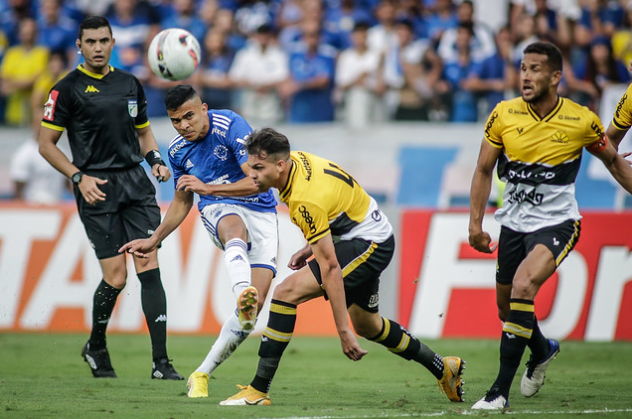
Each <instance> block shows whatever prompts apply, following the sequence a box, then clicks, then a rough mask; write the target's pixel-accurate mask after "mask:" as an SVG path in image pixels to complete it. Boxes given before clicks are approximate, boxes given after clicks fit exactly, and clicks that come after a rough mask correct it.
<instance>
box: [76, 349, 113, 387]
mask: <svg viewBox="0 0 632 419" xmlns="http://www.w3.org/2000/svg"><path fill="white" fill-rule="evenodd" d="M81 357H82V358H83V360H84V361H86V362H87V363H88V365H90V371H92V375H94V376H95V377H96V378H116V373H115V372H114V368H112V364H111V363H110V353H109V352H108V350H107V348H103V349H98V350H96V351H93V350H90V341H88V342H86V344H85V345H84V347H83V349H82V350H81Z"/></svg>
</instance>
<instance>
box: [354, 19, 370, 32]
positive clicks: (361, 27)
mask: <svg viewBox="0 0 632 419" xmlns="http://www.w3.org/2000/svg"><path fill="white" fill-rule="evenodd" d="M370 27H371V26H370V25H369V24H368V22H364V21H360V22H357V23H356V24H355V25H353V32H359V31H362V32H366V31H368V30H369V28H370Z"/></svg>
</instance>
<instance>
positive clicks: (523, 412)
mask: <svg viewBox="0 0 632 419" xmlns="http://www.w3.org/2000/svg"><path fill="white" fill-rule="evenodd" d="M626 412H627V413H632V409H608V408H607V407H606V408H603V409H588V410H549V411H546V410H520V411H515V412H514V411H511V410H509V411H507V412H504V414H505V415H543V414H547V415H582V414H590V413H606V414H607V413H626ZM484 413H499V414H500V413H502V412H501V411H497V412H493V411H491V412H484ZM479 414H480V411H478V410H464V411H463V412H460V413H459V412H445V411H441V412H434V413H401V414H400V413H396V414H392V415H391V414H388V413H379V414H375V415H361V416H337V415H326V416H287V417H284V418H283V419H371V418H432V417H440V416H446V415H463V416H472V415H477V416H478V415H479ZM261 419H279V418H261Z"/></svg>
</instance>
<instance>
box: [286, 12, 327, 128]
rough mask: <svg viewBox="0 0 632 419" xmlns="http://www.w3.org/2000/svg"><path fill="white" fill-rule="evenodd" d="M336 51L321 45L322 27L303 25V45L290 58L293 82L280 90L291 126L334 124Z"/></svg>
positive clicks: (309, 23) (313, 23)
mask: <svg viewBox="0 0 632 419" xmlns="http://www.w3.org/2000/svg"><path fill="white" fill-rule="evenodd" d="M335 62H336V50H335V49H334V48H332V47H331V46H329V45H321V44H320V25H319V24H318V23H317V22H314V21H309V22H306V23H304V24H303V43H302V44H301V45H297V47H296V49H295V50H294V51H292V52H291V53H290V57H289V69H290V77H289V79H288V80H287V81H286V82H285V83H283V84H282V85H281V86H279V92H280V94H281V97H282V98H283V99H284V100H285V102H286V103H287V118H286V119H287V121H288V122H290V123H307V122H328V121H333V120H334V103H333V85H334V70H335V65H336V64H335Z"/></svg>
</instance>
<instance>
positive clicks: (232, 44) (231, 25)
mask: <svg viewBox="0 0 632 419" xmlns="http://www.w3.org/2000/svg"><path fill="white" fill-rule="evenodd" d="M209 30H211V31H220V32H222V33H224V34H225V35H226V46H227V47H228V48H229V49H232V50H233V51H237V50H240V49H242V48H243V47H245V46H246V41H247V39H246V36H244V35H242V34H241V33H239V31H238V30H237V27H236V26H235V15H234V14H233V11H232V10H230V9H219V10H217V12H216V13H215V18H214V20H213V24H212V25H211V27H210V28H209Z"/></svg>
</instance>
